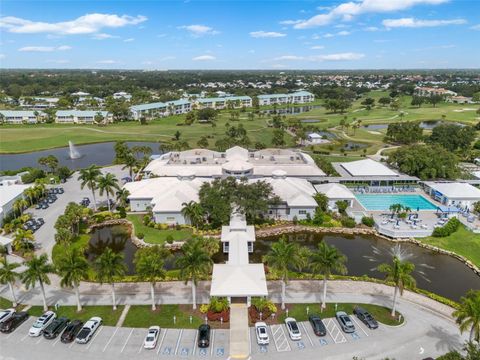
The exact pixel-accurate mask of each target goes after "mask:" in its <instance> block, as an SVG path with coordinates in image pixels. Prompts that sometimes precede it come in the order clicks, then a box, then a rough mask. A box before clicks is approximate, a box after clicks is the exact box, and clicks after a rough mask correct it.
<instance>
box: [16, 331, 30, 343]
mask: <svg viewBox="0 0 480 360" xmlns="http://www.w3.org/2000/svg"><path fill="white" fill-rule="evenodd" d="M28 336H30V335H28V333H27V335H25V336H24V337H22V338H21V339H20V341H19V342H23V341H25V339H26V338H27V337H28Z"/></svg>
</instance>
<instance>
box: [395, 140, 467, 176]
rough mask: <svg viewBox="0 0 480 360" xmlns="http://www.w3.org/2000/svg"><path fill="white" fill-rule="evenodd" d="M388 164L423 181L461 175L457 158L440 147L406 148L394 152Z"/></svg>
mask: <svg viewBox="0 0 480 360" xmlns="http://www.w3.org/2000/svg"><path fill="white" fill-rule="evenodd" d="M388 162H389V163H390V164H393V165H394V166H397V167H398V168H399V169H400V171H401V172H403V173H406V174H408V175H411V176H417V177H419V178H420V179H422V180H429V179H439V178H441V179H455V178H457V177H458V175H459V169H458V159H457V157H456V156H455V155H454V154H452V153H451V152H450V151H447V150H446V149H445V148H443V147H442V146H439V145H409V146H404V147H401V148H400V149H398V150H396V151H394V152H392V153H391V154H390V155H389V157H388Z"/></svg>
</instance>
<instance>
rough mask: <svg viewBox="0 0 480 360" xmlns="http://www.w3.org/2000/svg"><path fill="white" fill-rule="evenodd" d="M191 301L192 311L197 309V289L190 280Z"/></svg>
mask: <svg viewBox="0 0 480 360" xmlns="http://www.w3.org/2000/svg"><path fill="white" fill-rule="evenodd" d="M192 301H193V310H196V309H197V289H196V286H195V281H194V280H193V279H192Z"/></svg>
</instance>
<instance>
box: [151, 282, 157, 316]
mask: <svg viewBox="0 0 480 360" xmlns="http://www.w3.org/2000/svg"><path fill="white" fill-rule="evenodd" d="M150 297H151V298H152V311H155V310H157V307H156V306H155V283H153V282H151V283H150Z"/></svg>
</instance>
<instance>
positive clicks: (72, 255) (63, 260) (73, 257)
mask: <svg viewBox="0 0 480 360" xmlns="http://www.w3.org/2000/svg"><path fill="white" fill-rule="evenodd" d="M55 265H56V268H57V273H58V275H60V276H61V278H62V279H61V280H60V286H62V287H70V288H73V289H74V290H75V297H76V299H77V311H82V304H81V303H80V292H79V290H78V286H79V284H80V281H82V280H83V279H84V278H86V277H87V275H88V262H87V259H85V256H84V255H83V253H82V252H81V251H80V249H79V248H68V250H67V251H66V252H65V254H64V255H63V256H62V257H60V258H59V259H58V262H57V263H56V264H55Z"/></svg>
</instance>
